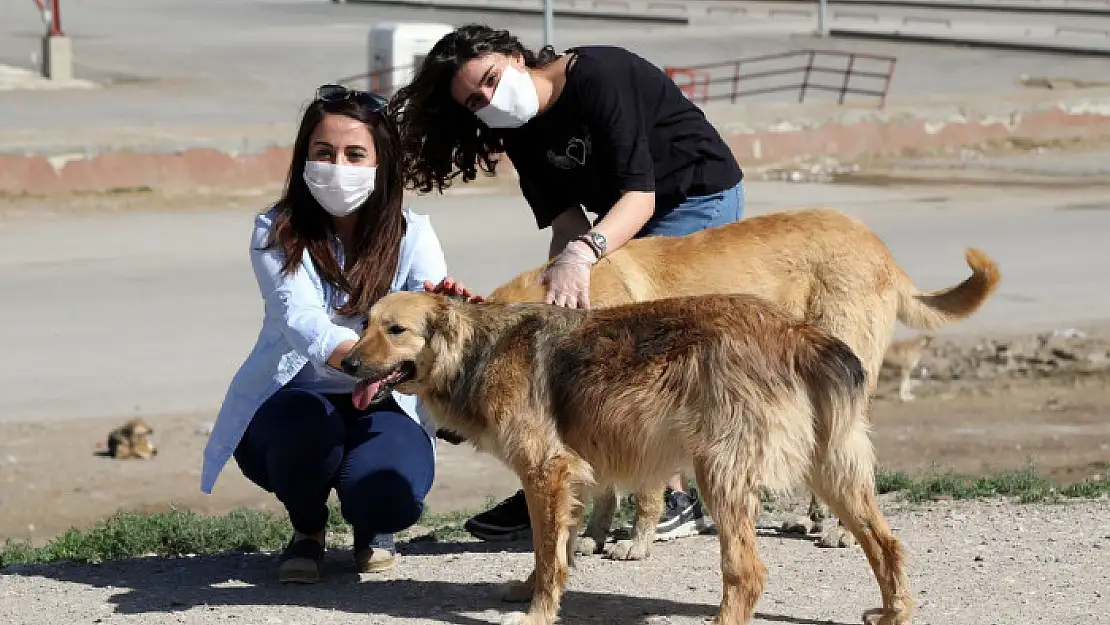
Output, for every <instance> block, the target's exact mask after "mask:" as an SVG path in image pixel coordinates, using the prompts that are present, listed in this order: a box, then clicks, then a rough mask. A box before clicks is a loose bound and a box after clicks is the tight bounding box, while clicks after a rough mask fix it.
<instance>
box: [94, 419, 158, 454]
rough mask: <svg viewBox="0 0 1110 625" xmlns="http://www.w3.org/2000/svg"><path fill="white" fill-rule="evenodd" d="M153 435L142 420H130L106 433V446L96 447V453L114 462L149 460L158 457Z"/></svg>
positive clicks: (150, 428)
mask: <svg viewBox="0 0 1110 625" xmlns="http://www.w3.org/2000/svg"><path fill="white" fill-rule="evenodd" d="M153 434H154V428H152V427H150V424H148V423H147V422H146V421H144V420H143V419H141V418H135V419H130V420H128V421H127V422H126V423H124V424H123V425H121V426H119V427H118V428H115V429H114V430H112V431H111V432H108V442H107V444H104V443H101V444H100V445H98V446H97V451H98V452H100V453H101V455H105V456H110V457H112V458H114V459H116V460H129V459H131V458H137V459H139V460H150V459H151V458H153V457H154V456H157V455H158V448H157V447H155V446H154V442H153V440H152V438H151V437H152V435H153Z"/></svg>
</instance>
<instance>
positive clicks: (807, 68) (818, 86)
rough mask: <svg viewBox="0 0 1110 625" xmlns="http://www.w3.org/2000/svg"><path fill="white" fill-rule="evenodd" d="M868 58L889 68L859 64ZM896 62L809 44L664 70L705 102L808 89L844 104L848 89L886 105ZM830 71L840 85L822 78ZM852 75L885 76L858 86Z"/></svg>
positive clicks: (800, 93) (802, 95)
mask: <svg viewBox="0 0 1110 625" xmlns="http://www.w3.org/2000/svg"><path fill="white" fill-rule="evenodd" d="M829 58H836V59H840V60H843V61H844V63H843V65H842V66H835V67H834V66H832V64H830V63H828V59H829ZM801 61H804V63H802V62H801ZM776 62H777V64H778V65H780V66H779V67H768V66H773V65H775V64H776ZM864 63H879V64H885V68H880V69H878V70H874V69H868V68H861V67H860V65H861V64H864ZM897 63H898V59H897V57H893V56H886V55H882V54H864V53H860V52H843V51H841V50H813V49H805V50H792V51H790V52H782V53H779V54H766V55H763V56H753V57H747V58H742V59H735V60H732V61H723V62H719V63H707V64H704V65H692V66H686V67H676V66H666V67H665V68H664V69H665V71H666V72H667V75H668V76H670V78H671V80H673V81H674V82H675V84H677V85H678V86H679V88H680V89H682V91H683V93H685V94H686V97H688V98H690V100H692V101H695V102H700V103H702V104H704V103H706V102H709V101H711V100H723V99H728V100H729V101H730V102H733V103H735V102H736V100H737V99H739V98H743V97H750V96H755V95H760V94H767V93H781V92H790V91H797V92H798V102H805V99H806V95H807V94H809V93H812V92H814V91H821V92H832V93H836V94H837V102H838V103H839V104H844V100H845V98H846V96H847V95H848V94H861V95H870V96H876V97H878V98H879V107H880V108H882V107H884V106H886V98H887V94H888V93H889V92H890V82H891V80H892V79H893V77H894V67H895V65H896V64H897ZM722 70H724V71H722ZM830 75H831V76H835V77H837V78H838V79H839V81H838V84H826V83H825V82H823V81H820V80H818V79H819V78H821V77H824V76H830ZM796 76H798V77H799V78H796V79H795V80H793V81H792V82H788V83H786V84H772V85H770V86H763V85H754V86H752V87H750V88H745V85H746V84H750V83H752V82H754V81H759V80H766V79H774V78H781V77H791V78H794V77H796ZM853 78H859V79H874V80H881V81H882V88H881V89H880V88H877V87H876V88H865V87H859V86H854V85H853V84H852V79H853ZM764 84H765V83H764ZM717 85H727V87H726V88H724V89H714V87H715V86H717Z"/></svg>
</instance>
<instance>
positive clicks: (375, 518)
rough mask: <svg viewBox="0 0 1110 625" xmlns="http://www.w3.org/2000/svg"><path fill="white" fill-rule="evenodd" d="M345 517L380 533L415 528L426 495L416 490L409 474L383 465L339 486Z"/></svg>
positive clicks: (341, 509) (341, 505) (422, 511)
mask: <svg viewBox="0 0 1110 625" xmlns="http://www.w3.org/2000/svg"><path fill="white" fill-rule="evenodd" d="M337 490H338V494H339V501H340V511H341V512H342V514H343V518H344V519H346V520H347V522H348V523H350V524H351V525H352V526H354V527H358V528H366V529H368V530H370V531H373V532H377V533H394V532H400V531H401V530H404V529H406V528H409V527H412V526H413V525H415V524H416V522H417V521H419V520H420V515H422V514H423V513H424V495H425V493H422V492H418V491H417V489H414V487H413V484H412V481H411V479H410V478H409V476H406V475H403V474H402V473H401V472H400V471H397V470H396V469H389V468H381V469H379V470H377V471H374V472H372V473H368V474H366V475H362V476H359V477H357V478H355V479H350V480H345V481H344V483H342V484H341V485H340V487H339V488H338V489H337Z"/></svg>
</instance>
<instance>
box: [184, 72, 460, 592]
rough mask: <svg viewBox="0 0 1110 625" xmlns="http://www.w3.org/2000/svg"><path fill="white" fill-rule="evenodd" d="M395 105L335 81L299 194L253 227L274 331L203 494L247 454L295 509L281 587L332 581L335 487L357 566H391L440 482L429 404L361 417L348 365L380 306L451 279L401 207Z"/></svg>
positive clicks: (298, 158)
mask: <svg viewBox="0 0 1110 625" xmlns="http://www.w3.org/2000/svg"><path fill="white" fill-rule="evenodd" d="M384 105H385V101H384V100H383V99H382V98H380V97H378V96H376V95H374V94H370V93H366V92H359V91H348V90H346V89H345V88H343V87H340V86H337V85H325V86H324V87H320V88H319V89H318V90H317V96H316V98H315V100H314V101H313V102H312V103H311V104H310V105H309V106H308V108H307V109H306V111H305V113H304V116H303V118H302V120H301V125H300V129H299V130H298V132H297V136H296V142H295V144H294V146H293V157H292V162H291V164H290V168H289V179H288V181H287V185H286V189H285V192H284V194H283V196H282V197H281V199H280V200H279V201H278V202H277V204H276V205H275V206H274V207H272V208H271V209H269V210H268V211H266V212H264V213H262V214H260V215H258V216H257V217H256V218H255V220H254V229H253V232H252V235H251V241H250V259H251V265H252V266H253V268H254V276H255V279H256V280H257V281H258V289H259V291H260V294H261V296H262V301H263V305H264V317H263V321H262V328H261V331H260V333H259V335H258V339H257V342H256V343H255V345H254V348H253V349H252V350H251V352H250V354H249V356H248V357H247V358H246V361H245V362H244V363H243V364H242V366H241V367H240V369H239V370H238V372H237V373H236V374H235V376H234V377H233V379H232V381H231V384H230V388H229V389H228V391H227V394H226V396H225V399H224V403H223V406H222V407H221V409H220V412H219V415H218V417H217V419H216V423H215V426H214V428H213V431H212V434H211V436H210V438H209V440H208V444H207V447H206V448H205V451H204V465H203V470H202V475H201V490H202V491H203V492H206V493H211V492H212V487H213V485H214V484H215V482H216V479H217V477H218V475H219V473H220V471H221V470H222V469H223V467H224V465H225V464H226V463H227V462H228V460H230V459H231V458H232V457H234V458H235V461H236V463H237V464H238V466H239V468H240V470H241V471H242V472H243V475H244V476H246V477H247V479H249V480H250V481H252V482H254V483H255V484H257V485H258V486H259V487H261V488H262V489H264V490H266V491H267V492H271V493H273V494H274V495H275V496H276V497H277V499H278V500H279V501H281V503H282V504H283V505H284V506H285V509H286V511H287V512H288V515H289V519H290V521H291V523H292V525H293V529H294V530H295V533H294V535H293V537H292V538H291V540H290V541H289V543H288V545H287V546H286V547H285V549H284V552H283V553H282V555H281V558H280V565H279V569H278V578H279V580H281V581H283V582H300V583H311V582H315V581H317V580H318V579H319V578H320V565H321V561H322V558H323V555H324V550H325V545H326V542H325V527H326V525H327V522H328V505H327V501H328V497H329V496H330V493H331V490H332V489H335V491H336V494H337V496H338V499H339V502H340V510H341V512H342V515H343V517H344V518H345V519H346V520H347V522H349V523H350V524H351V526H352V527H353V529H354V556H355V562H356V565H357V567H358V568H359V569H360V570H361V571H364V572H371V571H381V570H385V569H388V568H390V567H392V566H393V565H394V560H395V555H396V549H395V544H394V537H393V534H394V533H395V532H399V531H401V530H403V529H405V528H407V527H409V526H411V525H413V524H414V523H415V522H416V521H417V520H418V518H419V517H420V515H421V513H422V512H423V500H424V497H425V496H426V495H427V493H428V491H429V490H430V489H431V486H432V479H433V477H434V472H435V457H434V447H433V443H434V438H435V427H434V425H433V424H432V422H431V420H430V418H428V417H427V416H426V415H425V413H424V412H423V410H422V409H421V408H420V407H419V406H418V403H417V400H416V398H415V397H411V396H407V395H401V394H399V393H396V392H393V393H391V395H390V396H389V397H387V398H386V399H385V400H384V401H381V402H379V403H377V404H373V405H371V406H369V408H368V409H366V410H358V409H357V408H356V407H355V405H354V403H353V402H352V391H353V390H354V388H355V379H354V378H353V377H351V376H349V375H347V374H346V373H344V372H343V371H342V370H341V368H340V363H341V361H342V360H343V358H344V356H346V355H347V353H348V352H349V351H350V349H351V347H352V346H353V345H354V344H355V341H356V340H357V338H358V336H359V333H360V332H361V331H362V329H363V328H364V327H365V323H366V316H365V312H366V311H367V310H369V308H370V306H372V305H373V304H374V302H375V301H376V300H377V299H379V298H380V297H382V296H383V295H385V294H386V293H388V292H390V291H397V290H420V289H424V288H426V287H430V286H432V285H437V286H436V289H437V290H443V285H444V284H445V278H446V262H445V259H444V255H443V251H442V249H441V247H440V243H439V239H438V238H437V236H436V234H435V232H434V231H433V230H432V226H431V225H430V223H429V221H428V219H427V217H425V216H421V215H417V214H414V213H412V212H410V211H409V210H408V209H407V208H405V207H403V205H402V194H403V172H402V170H401V159H400V158H399V136H398V133H397V128H396V126H395V124H394V123H393V121H392V120H391V119H390V118H389V116H388V115H387V114H386V113H385V112H384V111H385V109H384ZM426 282H429V283H430V284H427V285H426V284H425V283H426ZM448 290H450V289H448Z"/></svg>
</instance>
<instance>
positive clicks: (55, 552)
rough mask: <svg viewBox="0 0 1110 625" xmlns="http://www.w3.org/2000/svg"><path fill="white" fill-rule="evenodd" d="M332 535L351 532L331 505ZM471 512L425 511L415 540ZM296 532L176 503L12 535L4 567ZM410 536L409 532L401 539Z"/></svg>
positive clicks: (260, 546)
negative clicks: (45, 532)
mask: <svg viewBox="0 0 1110 625" xmlns="http://www.w3.org/2000/svg"><path fill="white" fill-rule="evenodd" d="M330 507H331V514H330V515H329V517H328V534H329V539H331V540H332V542H336V541H335V539H336V538H339V537H342V536H346V535H349V534H350V526H349V525H348V524H347V522H346V521H344V520H343V517H342V515H340V513H339V508H338V506H336V505H334V504H333V505H332V506H330ZM468 516H469V513H467V512H462V511H460V512H449V513H446V514H436V513H432V512H430V511H427V510H425V513H424V515H423V516H422V517H421V518H420V521H419V525H420V526H423V527H429V528H431V529H432V532H431V533H430V534H429V535H426V536H420V537H415V538H414V539H415V540H459V539H460V538H462V536H463V535H465V532H464V530H462V523H463V522H464V521H465V520H466V518H467V517H468ZM292 535H293V526H292V525H290V524H289V519H288V517H285V516H277V515H273V514H269V513H266V512H260V511H257V510H249V509H246V508H239V509H236V510H232V511H231V512H228V513H227V514H225V515H222V516H209V515H205V514H199V513H197V512H193V511H192V510H188V509H186V508H178V507H172V508H171V509H170V511H169V512H160V513H156V514H138V513H135V512H129V511H120V512H117V513H116V514H113V515H112V516H110V517H108V518H107V519H104V520H103V521H99V522H97V523H94V524H93V525H91V526H90V527H89V528H88V529H84V530H81V529H77V528H70V529H69V530H68V531H66V532H65V533H64V534H62V535H60V536H58V537H56V538H54V539H53V540H51V541H50V542H48V543H47V544H45V545H42V546H41V547H36V546H32V545H31V544H30V543H28V542H25V541H19V540H12V539H10V538H9V539H7V540H6V541H5V542H4V544H3V545H2V546H0V568H3V567H6V566H10V565H13V564H47V563H51V562H59V561H71V562H103V561H106V560H120V559H124V558H135V557H140V556H144V555H158V556H183V555H187V554H193V555H202V556H203V555H213V554H217V553H229V552H230V553H235V552H238V553H253V552H262V551H273V550H277V549H281V548H282V547H284V546H285V544H286V542H287V541H288V540H289V538H290V537H291V536H292ZM406 538H411V537H410V536H409V535H408V534H407V533H401V534H399V535H398V539H400V540H403V539H406Z"/></svg>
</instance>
